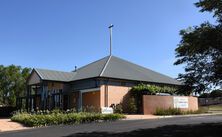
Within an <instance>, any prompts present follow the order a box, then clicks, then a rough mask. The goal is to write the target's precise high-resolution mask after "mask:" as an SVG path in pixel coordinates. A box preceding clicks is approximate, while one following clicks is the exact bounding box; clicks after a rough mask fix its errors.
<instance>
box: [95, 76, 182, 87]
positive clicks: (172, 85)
mask: <svg viewBox="0 0 222 137" xmlns="http://www.w3.org/2000/svg"><path fill="white" fill-rule="evenodd" d="M98 78H99V79H105V80H107V79H113V80H121V81H126V82H127V81H130V82H136V83H141V84H142V83H147V84H155V85H168V86H178V87H179V86H183V85H176V84H169V83H157V82H148V81H137V80H128V79H119V78H110V77H98Z"/></svg>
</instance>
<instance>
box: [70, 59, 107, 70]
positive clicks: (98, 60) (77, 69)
mask: <svg viewBox="0 0 222 137" xmlns="http://www.w3.org/2000/svg"><path fill="white" fill-rule="evenodd" d="M107 57H108V56H106V57H103V58H101V59H99V60H96V61H93V62H91V63H89V64H86V65H84V66H82V67H80V68H78V69H77V71H78V70H80V69H83V68H85V67H87V66H89V65H91V64H93V63H96V62H98V61H100V60H103V59H105V58H107ZM71 72H73V71H71Z"/></svg>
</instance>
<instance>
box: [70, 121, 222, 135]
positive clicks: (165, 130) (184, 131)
mask: <svg viewBox="0 0 222 137" xmlns="http://www.w3.org/2000/svg"><path fill="white" fill-rule="evenodd" d="M221 136H222V123H211V124H198V125H171V126H163V127H158V128H153V129H141V130H136V131H131V132H123V133H110V132H92V133H77V134H72V135H69V136H66V137H221Z"/></svg>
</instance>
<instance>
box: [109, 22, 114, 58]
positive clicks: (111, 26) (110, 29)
mask: <svg viewBox="0 0 222 137" xmlns="http://www.w3.org/2000/svg"><path fill="white" fill-rule="evenodd" d="M112 28H113V25H112V24H111V25H110V26H109V32H110V50H109V54H110V56H111V55H112Z"/></svg>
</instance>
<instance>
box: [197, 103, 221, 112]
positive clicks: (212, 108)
mask: <svg viewBox="0 0 222 137" xmlns="http://www.w3.org/2000/svg"><path fill="white" fill-rule="evenodd" d="M199 109H200V110H203V112H206V113H207V112H222V104H219V105H210V106H201V107H199Z"/></svg>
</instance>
